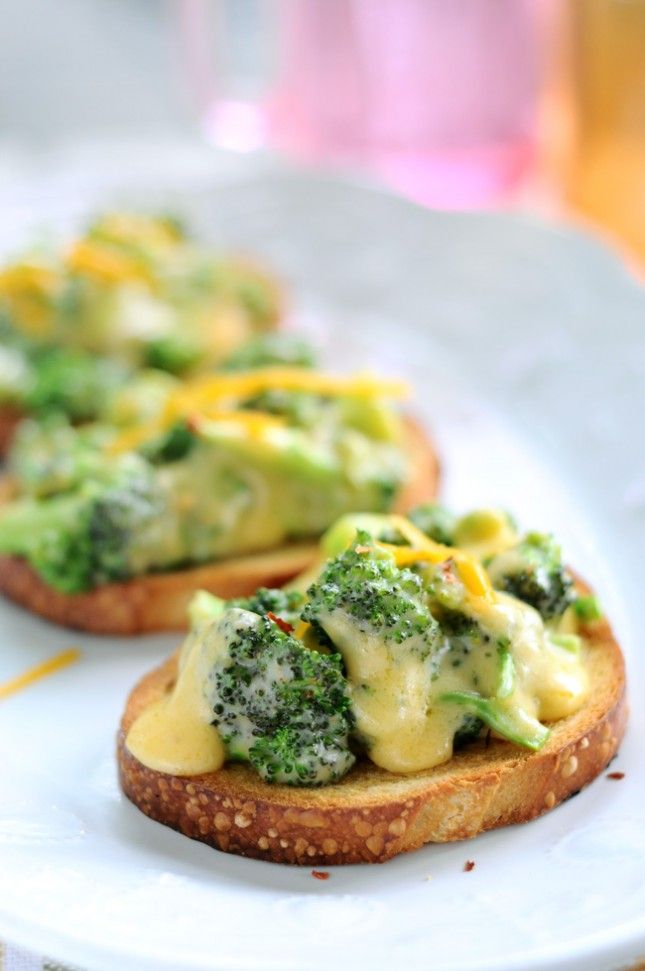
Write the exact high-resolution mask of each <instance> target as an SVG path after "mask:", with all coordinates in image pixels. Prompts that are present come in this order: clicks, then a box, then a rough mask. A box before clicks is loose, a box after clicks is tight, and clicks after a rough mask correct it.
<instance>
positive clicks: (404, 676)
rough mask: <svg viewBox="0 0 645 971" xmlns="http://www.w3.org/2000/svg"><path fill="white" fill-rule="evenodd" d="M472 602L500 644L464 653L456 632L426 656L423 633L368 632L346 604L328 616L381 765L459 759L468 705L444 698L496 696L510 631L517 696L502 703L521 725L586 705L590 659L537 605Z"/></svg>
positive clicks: (358, 713)
mask: <svg viewBox="0 0 645 971" xmlns="http://www.w3.org/2000/svg"><path fill="white" fill-rule="evenodd" d="M467 609H468V613H469V614H470V615H471V616H472V618H473V619H474V620H477V621H478V622H479V623H480V624H481V625H482V626H483V627H484V629H485V630H486V631H487V632H490V635H491V642H490V650H474V651H472V652H471V653H469V654H460V655H459V657H457V656H456V655H455V654H454V652H452V651H450V642H449V641H448V640H447V639H446V641H445V644H444V646H443V648H442V649H441V650H440V651H439V654H438V655H435V656H434V658H433V659H426V660H423V659H422V657H421V652H420V651H419V650H416V649H415V644H414V639H411V640H410V641H407V642H404V645H393V647H391V646H390V645H388V644H387V643H385V642H383V641H382V640H381V639H380V638H379V637H378V636H376V635H375V634H373V633H372V632H370V631H369V629H365V630H358V629H357V626H356V622H355V621H354V620H353V619H351V618H350V617H349V616H348V615H347V614H345V613H344V612H343V611H335V612H334V613H332V614H329V615H328V616H326V617H324V618H323V619H322V620H323V626H324V628H325V630H326V631H327V633H328V634H329V635H330V636H331V638H332V639H333V641H334V642H335V644H336V645H337V646H338V648H339V650H340V651H341V653H342V655H343V657H344V660H345V665H346V668H347V676H348V679H349V681H350V685H351V688H350V692H351V698H352V706H353V710H354V714H355V717H356V725H357V729H358V732H359V734H360V735H361V736H362V737H363V738H364V740H365V741H366V743H367V745H368V749H369V757H370V758H371V760H372V761H373V762H375V763H376V764H377V765H379V766H381V768H383V769H387V770H388V771H390V772H400V773H405V772H415V771H420V770H422V769H429V768H432V767H433V766H435V765H440V764H441V763H442V762H446V761H447V760H448V759H449V758H450V757H451V756H452V747H453V738H454V734H455V732H456V731H457V729H458V728H459V726H460V725H461V723H462V720H463V718H464V709H463V708H462V707H461V706H460V705H457V704H454V703H450V702H446V701H442V700H441V696H442V695H443V694H445V693H448V692H451V691H477V692H479V693H481V695H482V696H484V697H490V696H493V695H494V694H495V690H496V685H497V679H498V676H499V659H498V652H497V641H498V640H499V639H501V638H507V639H508V640H509V641H510V643H511V645H512V646H511V652H512V657H513V661H514V665H515V678H514V683H513V689H512V691H511V692H510V694H509V695H508V696H507V697H506V698H504V699H501V698H499V699H497V704H498V705H499V706H500V707H501V708H502V709H504V710H506V711H508V712H509V713H512V714H513V718H514V721H515V722H516V724H517V725H518V728H520V729H521V728H522V727H523V726H526V727H528V726H529V725H530V724H531V722H532V721H533V720H534V719H538V720H546V721H555V720H557V719H559V718H564V717H565V716H567V715H570V714H572V713H573V712H574V711H576V710H577V709H578V708H579V707H580V705H581V704H582V702H583V700H584V698H585V696H586V693H587V689H588V684H587V675H586V671H585V668H584V664H583V663H582V659H581V658H580V657H579V656H578V655H576V654H573V653H572V652H570V651H567V650H566V649H564V648H561V647H558V646H557V645H556V644H554V643H552V642H551V640H550V638H549V635H548V632H547V631H546V629H545V627H544V624H543V622H542V619H541V617H540V615H539V614H538V613H537V612H536V611H535V610H533V609H532V608H531V607H529V606H527V605H526V604H523V603H521V602H520V601H518V600H515V599H514V598H512V597H510V596H507V595H504V594H498V595H496V597H495V600H494V601H493V602H490V601H489V600H488V599H486V598H483V597H482V598H474V597H473V598H469V601H468V608H467ZM418 646H419V645H416V647H417V648H418ZM456 661H458V663H457V664H455V663H453V662H456Z"/></svg>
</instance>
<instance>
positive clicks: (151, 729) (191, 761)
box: [126, 626, 225, 775]
mask: <svg viewBox="0 0 645 971" xmlns="http://www.w3.org/2000/svg"><path fill="white" fill-rule="evenodd" d="M220 647H221V643H220V638H219V636H218V631H217V627H216V626H214V627H213V628H212V630H211V631H210V632H209V636H200V635H199V634H197V633H193V634H191V635H190V636H189V637H188V638H187V639H186V641H185V643H184V646H183V648H182V652H181V654H180V658H179V673H178V675H177V681H176V682H175V685H174V687H173V688H172V690H171V691H170V692H169V693H168V694H166V695H165V696H164V697H163V698H160V699H159V700H158V701H156V702H154V703H153V704H152V705H150V706H149V707H148V708H146V709H145V710H144V711H143V712H142V713H141V714H140V715H139V716H138V718H136V719H135V721H134V722H133V723H132V726H131V727H130V731H129V732H128V735H127V738H126V745H127V747H128V749H129V750H130V752H131V753H132V754H133V755H134V757H135V758H136V759H138V760H139V762H141V763H142V764H143V765H146V766H148V768H149V769H154V770H156V771H157V772H166V773H168V774H170V775H201V774H202V773H203V772H216V771H217V770H218V769H219V768H221V766H222V765H223V764H224V758H225V751H224V743H223V742H222V739H221V738H220V735H219V732H218V731H217V729H216V728H215V727H214V726H213V725H211V721H212V718H213V712H212V710H211V708H210V706H209V704H208V702H207V700H206V697H205V694H204V686H205V683H206V676H207V672H208V669H209V666H211V665H212V663H213V662H214V660H215V657H216V656H217V653H218V651H219V649H220Z"/></svg>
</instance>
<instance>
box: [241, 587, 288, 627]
mask: <svg viewBox="0 0 645 971" xmlns="http://www.w3.org/2000/svg"><path fill="white" fill-rule="evenodd" d="M304 599H305V596H304V594H303V593H301V592H300V591H299V590H269V589H267V587H260V588H259V589H258V590H256V591H255V593H254V594H253V595H252V596H250V597H237V598H236V599H235V600H229V602H228V606H229V607H239V608H240V610H250V611H251V613H254V614H259V615H260V616H261V617H265V616H266V615H267V614H269V613H272V614H273V615H274V616H275V617H279V618H280V620H284V621H286V623H287V624H291V625H292V626H293V625H295V624H296V623H297V622H298V617H299V613H300V609H301V607H302V604H303V602H304Z"/></svg>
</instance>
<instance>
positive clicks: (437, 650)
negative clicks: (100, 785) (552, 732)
mask: <svg viewBox="0 0 645 971" xmlns="http://www.w3.org/2000/svg"><path fill="white" fill-rule="evenodd" d="M410 529H411V530H413V529H414V528H413V527H411V526H410ZM345 531H346V530H345ZM406 531H408V532H409V530H408V527H407V526H406ZM337 532H338V530H337ZM341 532H342V531H341ZM337 538H338V537H336V539H337ZM408 539H409V540H410V541H412V542H413V543H414V551H411V550H410V548H409V547H389V548H388V547H386V548H388V549H389V550H390V551H391V552H392V554H393V555H394V556H395V558H396V559H397V560H401V562H402V563H403V561H406V562H407V559H409V557H408V553H410V552H413V553H414V554H416V555H417V560H418V561H423V560H424V556H422V555H418V554H420V553H423V552H424V550H425V553H426V554H427V556H426V557H425V559H427V560H429V561H430V562H434V561H435V559H436V557H435V554H438V552H439V551H440V552H443V551H444V550H445V551H446V553H447V554H448V555H449V557H450V559H451V560H452V561H453V563H454V565H455V567H456V570H457V574H459V569H460V565H461V566H462V567H463V566H464V565H465V566H473V565H476V566H477V567H478V568H479V570H478V571H475V572H473V571H471V572H469V571H468V570H466V571H465V575H462V576H461V577H460V582H461V584H463V590H464V598H463V600H462V601H461V606H460V608H459V613H462V614H463V615H464V617H463V618H462V619H465V621H466V625H465V627H464V628H450V624H449V614H448V615H445V624H444V626H443V627H441V628H440V629H438V633H437V638H438V640H433V639H432V637H431V638H430V639H429V641H427V640H425V639H424V634H423V633H422V634H413V635H412V636H410V637H407V638H406V639H404V640H403V641H402V642H401V643H396V642H395V641H393V640H388V639H386V638H385V637H383V636H382V635H381V634H380V633H379V631H378V630H376V631H374V630H372V629H371V628H370V626H369V624H367V623H366V622H361V621H359V620H357V618H356V617H353V616H351V615H350V614H349V613H347V612H346V611H345V610H343V609H340V608H337V609H334V610H330V611H329V612H327V613H326V614H324V615H321V616H319V622H320V623H321V624H322V627H323V628H324V630H325V631H326V633H327V634H328V635H329V636H330V637H331V639H332V641H333V642H334V645H335V647H336V649H337V650H338V651H339V652H340V653H341V654H342V656H343V660H344V664H345V672H346V678H347V683H348V693H349V696H350V699H351V706H352V711H353V715H354V719H355V726H356V736H357V738H358V739H359V740H360V741H361V742H362V743H363V744H364V746H365V751H366V754H367V755H368V756H369V758H370V759H371V760H372V761H373V762H374V763H375V764H376V765H378V766H380V767H381V768H383V769H385V770H387V771H390V772H394V773H410V772H417V771H422V770H425V769H430V768H432V767H434V766H437V765H440V764H442V763H444V762H446V761H448V760H449V759H450V758H451V756H452V752H453V744H454V737H455V733H456V732H457V731H458V730H459V729H460V728H461V727H462V726H463V724H464V719H465V717H466V716H467V715H468V713H469V712H471V714H475V715H476V714H477V707H476V704H477V703H480V702H484V703H485V704H489V705H494V709H495V711H496V712H497V713H499V715H496V716H495V718H496V719H497V724H500V725H503V726H504V727H502V728H500V730H501V731H503V732H504V733H505V734H507V735H508V737H510V738H514V737H517V738H518V739H519V740H520V741H522V744H526V745H532V744H533V742H532V741H531V739H535V738H539V744H542V743H543V741H544V738H545V735H546V729H544V727H543V725H542V724H541V723H543V722H547V723H548V722H552V721H557V720H559V719H561V718H565V717H567V716H568V715H571V714H572V713H574V712H575V711H577V710H578V709H579V708H580V707H581V705H582V704H583V702H584V700H585V698H586V696H587V693H588V690H589V685H588V676H587V671H586V667H585V649H584V644H583V643H582V642H579V640H578V638H576V637H572V636H571V635H572V634H573V633H574V631H575V629H576V621H575V616H574V611H573V610H572V609H571V608H570V609H569V610H567V611H566V612H565V613H564V614H563V616H562V617H561V618H559V620H558V621H557V622H556V621H552V622H549V623H548V624H545V622H544V621H543V619H542V617H541V616H540V614H539V613H538V612H537V611H536V610H534V609H533V608H532V607H530V606H528V605H527V604H525V603H523V602H522V601H520V600H518V599H516V598H515V597H512V596H510V595H509V594H506V593H501V592H498V591H495V590H493V588H492V587H491V585H490V582H489V578H488V576H487V575H486V573H485V571H484V570H483V568H482V567H481V566H480V565H479V563H478V561H477V559H476V558H475V557H474V556H472V554H470V553H469V552H466V550H465V549H461V550H460V549H454V548H449V549H448V548H444V547H441V546H440V545H439V544H433V543H432V542H431V541H429V540H428V539H427V537H426V538H425V545H424V549H423V550H422V549H421V537H420V536H419V535H418V534H417V533H416V532H414V534H413V533H410V535H409V536H408ZM491 540H492V537H490V538H489V539H488V542H489V546H488V549H490V548H491V545H492V544H491ZM498 540H499V547H498V549H502V550H503V549H506V548H508V542H509V537H508V536H507V535H506V533H505V532H504V531H501V533H500V535H499V536H498ZM378 545H379V546H380V547H381V548H382V547H383V546H384V545H385V544H378ZM357 552H359V553H363V552H365V553H368V552H369V548H367V547H366V548H365V550H364V551H363V549H362V548H360V547H358V546H357ZM509 555H511V554H509ZM318 569H319V567H318ZM479 571H481V573H480V572H479ZM482 575H483V581H485V582H482ZM309 579H313V577H310V578H309ZM232 613H233V614H235V615H239V614H242V615H243V614H245V613H246V612H245V611H238V610H235V611H233V612H232ZM229 616H231V611H230V610H229V611H226V612H225V613H224V615H222V617H223V619H221V620H220V621H218V622H215V623H212V622H211V623H210V624H209V623H208V622H207V623H205V624H204V625H203V627H202V629H201V632H200V631H197V632H196V633H194V634H193V635H191V637H189V638H188V640H187V641H186V644H185V646H184V649H183V652H182V658H181V663H180V673H179V676H178V680H177V683H176V685H175V688H174V689H173V691H172V693H171V694H170V695H169V696H168V697H167V698H165V699H163V700H162V701H160V702H158V703H157V704H156V705H154V706H153V707H151V708H150V709H148V710H147V711H145V712H144V713H143V714H142V715H141V716H140V718H139V719H137V721H136V722H135V723H134V724H133V726H132V728H131V730H130V733H129V735H128V738H127V745H128V747H129V748H130V750H131V751H132V752H133V754H134V755H135V756H136V757H137V758H138V759H139V760H140V761H141V762H143V763H144V764H146V765H148V766H150V767H151V768H155V769H159V770H161V771H164V772H172V773H175V774H181V775H192V774H195V773H199V772H205V771H214V770H216V769H217V768H218V767H219V766H221V765H222V763H223V761H224V759H225V751H224V746H223V743H222V741H221V739H220V737H219V735H218V733H217V731H216V730H215V728H214V727H212V725H211V724H210V721H211V720H212V717H213V712H212V709H211V707H210V706H209V704H208V701H207V687H208V675H209V672H210V671H211V670H212V666H213V664H214V661H215V660H216V659H217V657H218V656H220V652H221V651H223V650H225V643H224V640H225V630H226V623H227V619H226V618H227V617H229ZM246 616H247V620H246V621H245V622H244V623H247V624H253V623H255V621H257V617H256V618H255V621H254V619H253V618H254V615H253V614H246ZM439 616H441V614H439ZM469 621H472V622H473V624H474V625H475V626H474V627H473V628H471V626H470V625H469ZM460 631H461V633H460ZM473 631H474V633H473ZM295 632H296V636H297V637H299V638H300V639H301V640H302V642H303V644H304V646H305V647H306V648H309V649H311V648H312V646H314V644H315V643H316V640H315V638H314V639H313V643H312V640H311V639H310V638H309V635H310V634H311V632H312V631H311V628H310V627H309V625H308V624H306V623H304V622H301V623H299V624H298V625H297V626H296V629H295ZM563 635H564V636H563ZM559 638H560V643H559V642H558V639H559ZM430 644H431V645H432V647H431V649H430ZM578 648H580V649H578ZM505 665H506V666H505ZM504 671H506V676H504V673H503V672H504ZM455 693H458V694H460V695H461V696H462V698H461V699H460V700H459V701H457V700H456V699H455V698H454V694H455ZM465 694H466V695H467V696H468V699H469V702H470V700H472V699H473V698H474V699H475V707H474V708H473V709H472V710H471V709H469V708H468V707H467V705H466V704H465V703H464V701H463V696H464V695H465ZM451 695H453V697H450V696H451ZM491 710H492V709H491V708H488V709H487V711H488V713H489V714H488V717H491V715H490V711H491ZM482 717H485V716H484V715H482ZM500 719H501V720H500ZM492 724H493V725H494V724H496V721H495V719H493V721H492ZM506 726H510V727H506ZM539 744H538V743H537V742H536V743H535V747H539Z"/></svg>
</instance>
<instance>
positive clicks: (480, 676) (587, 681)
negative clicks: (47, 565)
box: [118, 505, 627, 865]
mask: <svg viewBox="0 0 645 971" xmlns="http://www.w3.org/2000/svg"><path fill="white" fill-rule="evenodd" d="M191 615H192V622H193V625H192V631H191V633H190V634H189V636H188V638H187V640H186V641H185V643H184V645H183V647H182V648H181V650H180V651H179V652H178V653H177V654H176V655H174V656H173V657H171V658H170V659H169V660H168V661H166V662H165V663H164V664H162V665H161V667H159V668H157V669H156V670H155V671H153V672H152V673H150V674H148V675H147V676H146V677H145V678H144V679H143V680H142V681H141V682H140V683H139V684H138V685H137V686H136V687H135V689H134V690H133V692H132V694H131V695H130V697H129V699H128V702H127V705H126V709H125V713H124V715H123V719H122V722H121V727H120V730H119V734H118V763H119V772H120V780H121V786H122V788H123V791H124V792H125V794H126V795H127V797H128V798H129V799H130V800H131V801H132V802H133V803H134V804H135V805H136V806H138V807H139V809H141V810H142V812H144V813H145V814H146V815H148V816H150V817H151V818H152V819H154V820H157V821H158V822H160V823H163V824H165V825H167V826H170V827H172V828H174V829H177V830H179V831H180V832H182V833H184V834H185V835H187V836H189V837H191V838H193V839H196V840H201V841H202V842H204V843H207V844H210V845H211V846H213V847H216V848H218V849H220V850H224V851H226V852H230V853H237V854H241V855H243V856H250V857H256V858H258V859H263V860H268V861H272V862H280V863H296V864H303V865H321V864H322V865H328V864H340V863H361V862H370V863H374V862H382V861H385V860H388V859H390V858H391V857H393V856H396V855H397V854H399V853H402V852H404V851H408V850H414V849H417V848H418V847H420V846H422V845H423V844H424V843H428V842H444V841H448V840H459V839H464V838H466V837H473V836H476V835H477V834H478V833H481V832H482V831H484V830H489V829H492V828H495V827H500V826H505V825H507V824H511V823H519V822H523V821H527V820H530V819H533V818H534V817H536V816H539V815H541V814H542V813H545V812H547V811H548V810H551V809H553V808H554V807H555V806H557V805H558V804H559V803H560V802H562V801H563V800H564V799H566V798H567V797H569V796H570V795H572V794H573V793H575V792H577V791H578V790H579V789H581V788H582V787H583V786H585V785H587V784H588V783H589V782H590V781H591V780H592V779H594V778H595V777H596V776H597V775H598V774H599V773H600V772H601V771H602V769H603V768H604V767H605V766H606V765H607V764H608V763H609V762H610V761H611V759H612V758H613V757H614V755H615V754H616V751H617V748H618V746H619V745H620V742H621V739H622V736H623V733H624V729H625V723H626V718H627V706H626V700H625V672H624V665H623V658H622V655H621V651H620V648H619V646H618V644H617V643H616V640H615V639H614V637H613V634H612V632H611V629H610V627H609V625H608V623H607V621H606V620H605V619H603V617H602V616H601V612H600V609H599V607H598V603H597V601H596V599H595V597H593V596H592V595H591V593H590V592H589V590H587V589H586V588H585V587H584V585H583V584H582V583H581V582H578V581H576V580H574V578H573V576H572V575H571V574H570V573H569V571H568V570H567V569H566V568H565V566H564V565H563V562H562V558H561V554H560V551H559V549H558V547H557V545H556V543H555V541H554V540H553V539H552V537H550V536H547V535H542V534H536V533H529V534H527V535H525V536H520V535H518V533H517V532H516V530H515V527H514V526H513V524H512V523H511V521H510V520H509V519H508V517H506V516H505V515H504V514H501V513H497V512H493V511H482V512H476V513H473V514H469V515H468V516H465V517H462V518H461V519H454V517H451V516H449V515H448V514H447V513H446V512H445V510H443V509H441V508H440V507H438V506H435V505H425V506H424V507H422V508H421V509H419V510H416V511H415V512H414V513H412V515H411V519H405V518H403V517H400V516H367V515H366V516H358V517H357V516H349V517H345V518H344V519H342V520H341V521H340V522H339V523H338V524H336V525H335V526H334V527H332V529H331V530H330V531H329V532H328V533H327V534H326V535H325V536H324V537H323V540H322V544H321V552H320V556H319V560H318V563H317V564H316V565H315V566H314V567H313V568H311V569H310V570H309V571H308V573H307V575H306V576H305V577H303V578H300V580H299V581H296V582H295V583H294V584H293V585H292V586H291V588H290V589H289V590H287V591H284V590H282V591H281V590H259V591H258V592H257V593H256V594H255V595H254V596H251V597H249V598H246V599H238V600H233V601H229V602H223V601H222V600H219V599H217V598H214V597H212V596H209V595H208V594H199V595H197V597H196V598H195V600H194V601H193V604H192V607H191Z"/></svg>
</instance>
